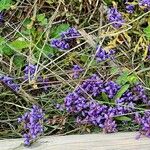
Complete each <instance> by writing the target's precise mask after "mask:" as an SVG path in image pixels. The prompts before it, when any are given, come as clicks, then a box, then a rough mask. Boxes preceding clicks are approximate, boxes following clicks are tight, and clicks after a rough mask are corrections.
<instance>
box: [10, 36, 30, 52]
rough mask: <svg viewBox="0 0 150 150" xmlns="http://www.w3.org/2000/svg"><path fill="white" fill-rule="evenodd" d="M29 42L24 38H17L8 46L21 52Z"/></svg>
mask: <svg viewBox="0 0 150 150" xmlns="http://www.w3.org/2000/svg"><path fill="white" fill-rule="evenodd" d="M29 44H30V43H29V42H27V41H26V40H25V39H24V38H18V39H17V40H15V41H13V42H11V43H10V46H12V47H13V48H14V49H19V50H22V49H24V48H28V47H29Z"/></svg>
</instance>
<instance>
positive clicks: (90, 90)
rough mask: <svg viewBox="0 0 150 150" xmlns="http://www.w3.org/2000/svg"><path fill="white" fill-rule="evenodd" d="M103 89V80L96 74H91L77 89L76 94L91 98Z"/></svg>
mask: <svg viewBox="0 0 150 150" xmlns="http://www.w3.org/2000/svg"><path fill="white" fill-rule="evenodd" d="M102 89H103V80H101V79H100V78H99V77H98V76H97V75H96V74H93V75H92V76H91V77H90V78H89V79H87V80H85V81H84V82H83V83H82V84H81V85H80V86H79V87H77V89H76V90H75V92H76V93H78V94H80V95H85V94H89V95H91V96H94V97H95V96H98V95H99V94H100V93H101V90H102Z"/></svg>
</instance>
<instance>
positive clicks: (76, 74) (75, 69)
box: [72, 65, 83, 79]
mask: <svg viewBox="0 0 150 150" xmlns="http://www.w3.org/2000/svg"><path fill="white" fill-rule="evenodd" d="M72 71H73V78H74V79H77V78H78V77H79V75H80V73H81V72H82V71H83V69H82V68H81V67H80V66H78V65H74V66H73V68H72Z"/></svg>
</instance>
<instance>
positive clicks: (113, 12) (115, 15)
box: [107, 7, 125, 28]
mask: <svg viewBox="0 0 150 150" xmlns="http://www.w3.org/2000/svg"><path fill="white" fill-rule="evenodd" d="M107 19H108V21H109V22H110V23H112V26H113V27H114V28H120V27H121V26H122V24H123V23H124V22H125V21H124V19H123V18H122V15H121V14H120V13H119V12H118V10H117V8H113V7H112V8H110V9H109V10H108V12H107Z"/></svg>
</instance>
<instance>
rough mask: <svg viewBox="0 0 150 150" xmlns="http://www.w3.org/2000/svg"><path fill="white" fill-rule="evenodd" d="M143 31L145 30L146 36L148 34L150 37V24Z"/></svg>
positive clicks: (149, 37)
mask: <svg viewBox="0 0 150 150" xmlns="http://www.w3.org/2000/svg"><path fill="white" fill-rule="evenodd" d="M143 31H144V34H145V36H146V37H147V38H148V39H150V26H148V27H146V28H144V30H143Z"/></svg>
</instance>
